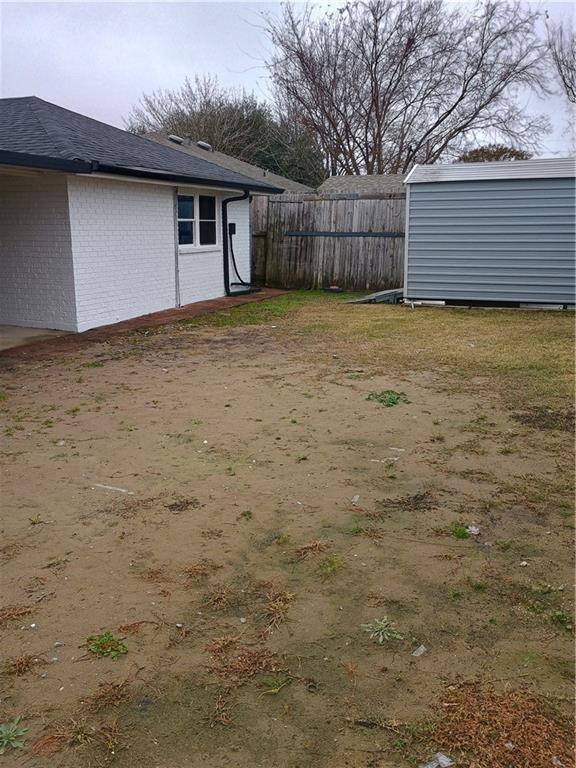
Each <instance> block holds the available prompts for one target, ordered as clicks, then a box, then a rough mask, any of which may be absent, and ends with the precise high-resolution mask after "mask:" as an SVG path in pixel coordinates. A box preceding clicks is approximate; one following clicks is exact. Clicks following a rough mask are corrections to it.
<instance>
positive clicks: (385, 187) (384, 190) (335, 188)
mask: <svg viewBox="0 0 576 768" xmlns="http://www.w3.org/2000/svg"><path fill="white" fill-rule="evenodd" d="M318 191H319V192H329V193H338V192H341V193H358V194H361V195H368V194H379V195H382V194H397V193H402V192H404V191H405V190H404V177H403V176H402V175H401V174H393V173H389V174H373V175H370V176H368V175H352V174H347V175H345V176H330V178H329V179H326V181H324V182H322V184H320V186H319V187H318Z"/></svg>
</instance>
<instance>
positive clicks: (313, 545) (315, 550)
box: [294, 539, 330, 560]
mask: <svg viewBox="0 0 576 768" xmlns="http://www.w3.org/2000/svg"><path fill="white" fill-rule="evenodd" d="M329 546H330V542H329V541H326V540H325V539H317V540H316V541H311V542H310V543H309V544H304V545H303V546H301V547H298V549H296V550H295V551H294V557H295V558H296V560H308V558H310V557H315V556H316V555H319V554H320V553H321V552H325V551H326V550H327V549H328V547H329Z"/></svg>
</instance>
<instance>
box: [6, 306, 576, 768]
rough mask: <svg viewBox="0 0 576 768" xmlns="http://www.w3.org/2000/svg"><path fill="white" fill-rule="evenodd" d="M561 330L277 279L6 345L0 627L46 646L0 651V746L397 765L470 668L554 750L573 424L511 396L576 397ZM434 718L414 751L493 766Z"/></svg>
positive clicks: (564, 659) (566, 695)
mask: <svg viewBox="0 0 576 768" xmlns="http://www.w3.org/2000/svg"><path fill="white" fill-rule="evenodd" d="M572 344H573V339H572V318H570V317H568V316H566V315H562V314H560V313H555V314H554V313H521V312H518V313H514V312H499V311H494V310H492V311H486V312H484V311H478V312H476V311H474V312H472V311H468V310H466V311H463V310H441V311H440V310H439V311H435V310H430V311H428V310H426V311H422V312H418V311H415V312H412V311H411V310H408V309H403V308H400V307H382V306H376V305H375V306H369V305H355V306H346V305H343V304H342V303H340V302H339V301H338V300H337V299H334V297H330V298H326V297H319V296H315V295H301V294H294V295H292V296H284V297H282V298H280V299H277V300H275V301H274V302H263V303H261V304H258V305H249V306H247V307H240V308H239V309H237V310H233V311H231V312H226V313H221V314H219V315H215V316H214V317H212V318H204V319H199V320H197V321H194V322H192V323H186V324H179V325H173V326H166V327H163V328H160V329H157V330H156V331H155V332H154V333H151V334H148V335H146V334H142V333H135V334H134V333H133V334H126V335H124V336H121V337H119V336H118V337H113V338H110V339H108V340H106V341H102V342H100V343H95V344H93V345H92V346H90V348H89V349H87V350H85V351H84V352H82V351H76V350H75V351H74V352H73V353H72V354H73V356H70V357H68V358H64V357H59V358H57V359H54V360H52V361H50V360H45V361H38V360H28V361H27V360H21V361H16V362H14V361H11V362H10V366H9V368H8V367H6V368H4V370H2V371H1V377H2V379H3V381H2V385H1V386H0V389H1V390H2V391H6V392H9V397H7V398H6V399H5V400H3V401H2V402H1V403H0V410H1V414H2V418H3V421H4V427H3V430H4V445H3V451H2V464H3V468H2V472H3V489H2V490H3V505H4V507H5V508H6V509H9V510H10V513H9V514H7V515H5V516H4V520H3V531H2V537H3V542H4V545H3V550H2V552H1V553H0V555H1V556H2V560H3V562H2V569H3V574H2V585H3V608H2V609H0V634H1V640H2V645H3V647H6V648H9V649H10V651H9V653H8V654H7V656H8V657H9V658H10V659H18V658H23V659H26V658H28V657H29V656H31V655H35V656H34V657H35V658H36V657H38V658H42V659H43V660H45V662H46V663H42V665H41V666H40V667H39V668H38V669H37V670H36V667H35V666H34V667H31V668H30V667H28V669H27V670H24V666H23V667H22V669H23V673H22V674H16V673H15V672H14V671H9V670H8V669H7V668H5V669H4V670H3V671H2V674H1V675H0V682H1V684H2V689H3V690H2V693H1V705H0V722H2V723H9V722H11V721H13V720H14V718H15V717H17V716H19V715H21V716H22V717H23V720H22V721H21V725H22V726H23V727H25V728H27V729H28V730H27V732H26V734H25V737H24V742H25V745H24V748H23V749H17V750H13V751H10V750H7V752H6V755H5V757H4V758H3V759H4V761H5V763H6V765H10V766H11V765H12V764H14V765H16V766H18V765H23V766H24V765H30V766H32V767H33V768H44V766H55V767H56V768H77V766H79V765H82V766H84V765H85V766H94V767H96V766H100V765H109V764H112V765H115V766H118V767H119V768H136V767H140V766H143V765H154V766H161V768H172V766H176V765H178V766H180V765H186V766H191V767H192V768H196V766H198V767H200V766H201V767H202V768H223V766H228V765H230V762H231V761H232V762H233V763H234V765H237V766H239V768H255V767H256V766H273V765H278V766H282V768H302V766H306V767H307V768H308V766H310V768H329V767H332V766H334V765H338V766H347V768H369V766H370V768H374V767H375V766H378V768H409V767H410V766H411V765H414V764H415V763H416V764H418V761H422V760H423V757H424V755H423V754H422V752H421V748H422V744H423V742H421V741H420V742H416V741H414V740H411V739H410V738H407V737H406V728H408V729H409V730H410V729H412V732H413V733H414V734H416V733H420V731H419V729H420V728H421V725H422V723H423V722H430V723H432V724H433V723H434V722H436V721H435V720H434V718H435V717H436V716H437V712H438V709H437V707H438V703H439V702H440V703H441V702H442V701H445V702H450V703H452V699H448V698H446V696H447V694H446V690H447V686H455V688H454V689H448V690H456V689H458V690H460V688H459V686H460V685H461V683H463V682H471V681H475V682H479V683H481V684H482V685H481V687H482V690H488V689H489V690H491V691H493V694H492V693H491V694H490V695H491V696H492V695H494V696H504V697H506V696H510V697H512V698H509V699H506V700H505V702H507V704H506V706H508V705H509V706H510V707H512V710H514V707H513V706H512V704H513V703H514V702H520V703H522V702H524V703H525V704H526V708H527V710H526V711H527V712H530V713H532V714H534V717H535V718H536V719H534V720H533V721H532V720H530V723H532V722H533V723H535V724H536V725H534V728H537V727H540V726H541V727H543V728H544V727H546V728H548V727H550V728H552V726H550V725H546V726H545V723H544V721H543V720H541V719H540V720H538V719H537V718H538V717H540V714H538V713H539V712H540V710H538V711H537V710H536V709H530V707H531V704H530V702H531V701H532V702H533V701H535V699H531V698H530V697H533V696H536V697H538V701H541V702H545V703H547V704H550V705H553V706H551V709H550V710H548V709H546V713H547V715H546V717H547V718H548V720H547V721H546V722H547V723H552V724H554V723H556V724H557V727H558V730H557V731H554V732H553V731H552V730H550V731H549V733H550V734H551V738H552V736H553V738H554V739H556V740H559V741H554V744H558V746H557V747H556V746H555V747H554V748H555V749H556V750H557V751H558V752H560V754H559V755H558V757H559V759H562V760H563V761H564V765H565V766H566V768H568V767H569V766H570V765H571V764H570V763H569V762H566V761H565V757H564V755H565V752H561V747H562V749H564V747H565V748H566V750H569V747H570V743H569V742H570V737H569V736H567V735H566V731H565V729H564V725H563V723H564V722H565V721H564V720H563V717H564V716H565V715H567V714H569V711H570V704H569V699H570V697H571V695H572V689H571V684H570V682H571V678H572V675H573V669H572V642H573V632H572V625H573V617H574V611H573V605H572V601H571V591H570V585H571V582H572V578H573V576H572V575H573V570H572V549H571V544H572V535H573V523H572V514H573V487H572V486H573V484H572V476H573V475H572V453H573V446H572V439H571V435H570V433H568V432H566V431H564V430H562V429H558V428H552V429H548V428H546V429H541V428H540V427H536V428H535V426H534V425H533V424H529V423H519V422H518V421H517V420H515V419H514V417H513V415H514V414H515V413H519V412H522V413H529V412H531V411H532V409H534V408H545V409H550V411H551V412H554V413H560V412H562V413H563V412H564V411H565V410H566V409H568V408H569V407H571V401H570V398H571V392H572V389H571V388H572V381H571V355H572ZM95 362H97V363H100V362H103V363H104V364H103V365H94V363H95ZM374 392H375V393H383V392H396V393H405V395H406V397H405V399H404V398H401V399H398V400H397V402H394V404H392V405H386V404H383V403H381V402H380V401H379V400H368V399H367V398H368V396H369V395H370V393H374ZM406 401H409V402H406ZM386 402H388V400H387V401H386ZM456 532H458V535H456ZM366 626H368V627H372V628H374V629H376V630H378V629H379V631H380V634H378V633H376V634H373V636H371V633H370V632H368V631H367V630H366V629H364V628H363V627H366ZM389 627H393V629H394V631H395V633H396V634H395V636H394V637H392V635H390V634H388V635H387V632H386V629H387V628H389ZM106 633H110V634H111V635H113V636H114V638H117V639H119V640H120V641H121V642H122V644H123V646H125V648H126V652H122V653H121V654H119V655H115V656H114V657H112V656H102V655H98V654H94V653H89V652H87V649H86V642H87V638H99V637H102V636H103V635H104V636H105V635H106ZM387 637H389V639H387ZM380 638H381V639H382V642H380ZM421 645H423V646H425V648H426V650H425V652H424V653H422V654H421V655H418V656H414V655H413V653H414V651H415V650H416V649H417V648H418V647H419V646H421ZM18 668H20V667H18ZM14 669H16V667H15V668H14ZM25 672H26V673H25ZM485 686H488V688H486V687H485ZM523 696H525V697H526V698H525V699H523V698H522V697H523ZM514 697H516V698H514ZM485 701H488V699H486V700H484V699H483V700H482V701H478V702H477V705H478V707H480V706H481V705H482V706H483V705H484V704H483V702H485ZM490 701H493V703H494V702H496V699H494V700H492V699H490ZM503 701H504V700H503ZM454 702H455V703H456V704H457V705H458V707H460V706H462V707H464V703H462V702H460V699H458V701H456V698H454ZM459 702H460V703H459ZM498 702H500V699H498ZM547 704H546V706H547ZM466 706H468V704H467V705H466ZM494 706H495V705H494ZM514 706H515V705H514ZM534 706H535V705H534ZM542 706H544V704H543V705H542ZM454 709H456V707H454ZM512 710H511V711H512ZM450 711H451V709H450ZM472 711H473V707H470V706H469V707H468V709H467V710H466V712H469V713H470V712H472ZM514 711H516V710H514ZM518 711H520V710H518ZM543 711H544V710H542V712H543ZM462 712H464V709H462ZM531 716H532V715H530V717H531ZM447 722H448V721H447ZM491 722H492V721H491ZM509 722H510V723H511V722H512V721H505V720H495V721H494V723H493V730H494V732H495V733H496V734H497V735H498V738H500V735H501V734H502V733H503V732H504V731H505V730H506V728H508V725H507V724H506V723H509ZM514 722H516V721H514ZM399 723H402V724H403V725H402V727H399V726H398V724H399ZM456 726H457V723H456V721H454V723H453V727H451V728H450V730H449V732H446V731H441V730H434V729H433V728H432V725H431V726H430V729H429V730H428V731H427V733H426V738H427V739H428V741H426V742H425V745H426V749H428V748H430V749H435V750H436V751H438V750H440V751H443V752H446V753H449V751H450V750H453V751H455V752H458V751H459V750H460V746H461V747H462V750H464V751H462V753H461V754H462V755H466V759H469V760H470V765H473V764H476V765H478V766H482V768H484V766H489V768H492V766H493V763H490V760H491V759H492V756H491V755H492V753H493V745H492V746H490V744H489V745H488V746H486V745H483V742H482V741H481V740H479V739H476V740H475V741H474V742H473V743H472V742H470V744H469V745H466V744H465V743H464V741H463V738H464V736H463V733H461V732H460V731H458V729H457V727H456ZM514 727H515V726H514ZM530 728H532V725H530ZM473 732H474V731H473ZM531 732H532V731H531ZM452 736H454V739H455V738H456V736H458V738H459V739H460V741H459V742H457V741H455V740H451V739H452ZM511 741H514V739H513V738H512V739H511ZM498 743H500V742H498ZM524 743H526V744H529V742H522V741H521V740H520V739H518V745H519V747H518V748H519V749H520V748H522V749H525V750H526V749H529V746H526V747H521V745H522V744H524ZM459 744H460V746H459ZM491 749H492V752H490V750H491ZM466 750H468V752H466ZM468 753H470V754H471V755H472V757H469V756H468ZM472 753H473V754H472ZM494 754H497V755H499V753H497V752H496V753H494ZM510 754H511V755H514V753H513V752H511V753H510ZM518 754H523V753H521V752H518ZM546 754H547V753H546ZM455 757H458V760H459V763H458V764H459V765H460V764H461V763H460V761H463V760H464V757H461V756H460V755H457V756H455ZM498 759H499V758H498ZM474 761H475V762H474ZM462 765H465V763H464V762H462ZM519 765H522V763H519ZM534 765H539V764H538V763H534Z"/></svg>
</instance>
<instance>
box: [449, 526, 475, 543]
mask: <svg viewBox="0 0 576 768" xmlns="http://www.w3.org/2000/svg"><path fill="white" fill-rule="evenodd" d="M450 535H451V536H454V538H455V539H469V538H470V534H469V533H468V529H467V528H466V526H465V525H463V524H462V523H452V526H451V528H450Z"/></svg>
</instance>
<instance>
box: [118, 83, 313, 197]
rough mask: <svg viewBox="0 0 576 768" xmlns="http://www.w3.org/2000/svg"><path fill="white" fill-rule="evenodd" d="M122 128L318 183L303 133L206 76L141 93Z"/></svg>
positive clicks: (309, 141)
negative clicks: (185, 140) (198, 145)
mask: <svg viewBox="0 0 576 768" xmlns="http://www.w3.org/2000/svg"><path fill="white" fill-rule="evenodd" d="M125 125H126V128H127V129H128V130H129V131H132V132H133V133H151V132H158V133H162V134H171V133H172V134H176V135H178V136H182V137H190V138H192V139H193V140H194V141H198V140H202V141H207V142H208V143H210V144H211V145H212V146H213V147H214V149H216V150H218V151H220V152H224V153H225V154H228V155H232V156H233V157H237V158H239V159H240V160H244V161H246V162H248V163H254V164H255V165H258V166H260V167H261V168H265V169H266V170H269V171H272V172H274V173H279V174H281V175H283V176H287V177H288V178H291V179H294V180H295V181H300V182H301V183H303V184H310V185H311V186H316V185H317V184H319V183H320V182H321V181H322V180H323V178H324V167H323V161H322V154H321V152H320V148H319V146H318V144H317V142H316V140H315V138H314V137H313V136H311V135H310V133H309V131H307V129H305V128H304V127H302V126H301V125H299V124H298V123H297V122H296V121H294V120H287V119H285V117H284V116H282V117H278V116H277V115H276V113H275V112H274V109H273V106H272V105H271V104H269V103H266V102H261V101H258V99H257V98H256V97H255V96H254V95H253V94H250V93H246V92H245V91H235V90H233V89H230V88H223V87H222V86H220V84H219V83H218V80H217V79H216V78H214V77H211V76H209V75H205V76H203V77H198V76H196V77H195V78H194V80H189V79H188V78H187V79H186V80H185V81H184V85H183V86H182V87H181V88H178V89H176V90H159V91H153V92H152V93H149V94H143V95H142V96H141V97H140V102H139V104H137V105H136V106H135V107H133V108H132V111H131V112H130V114H129V116H128V119H127V120H125Z"/></svg>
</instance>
